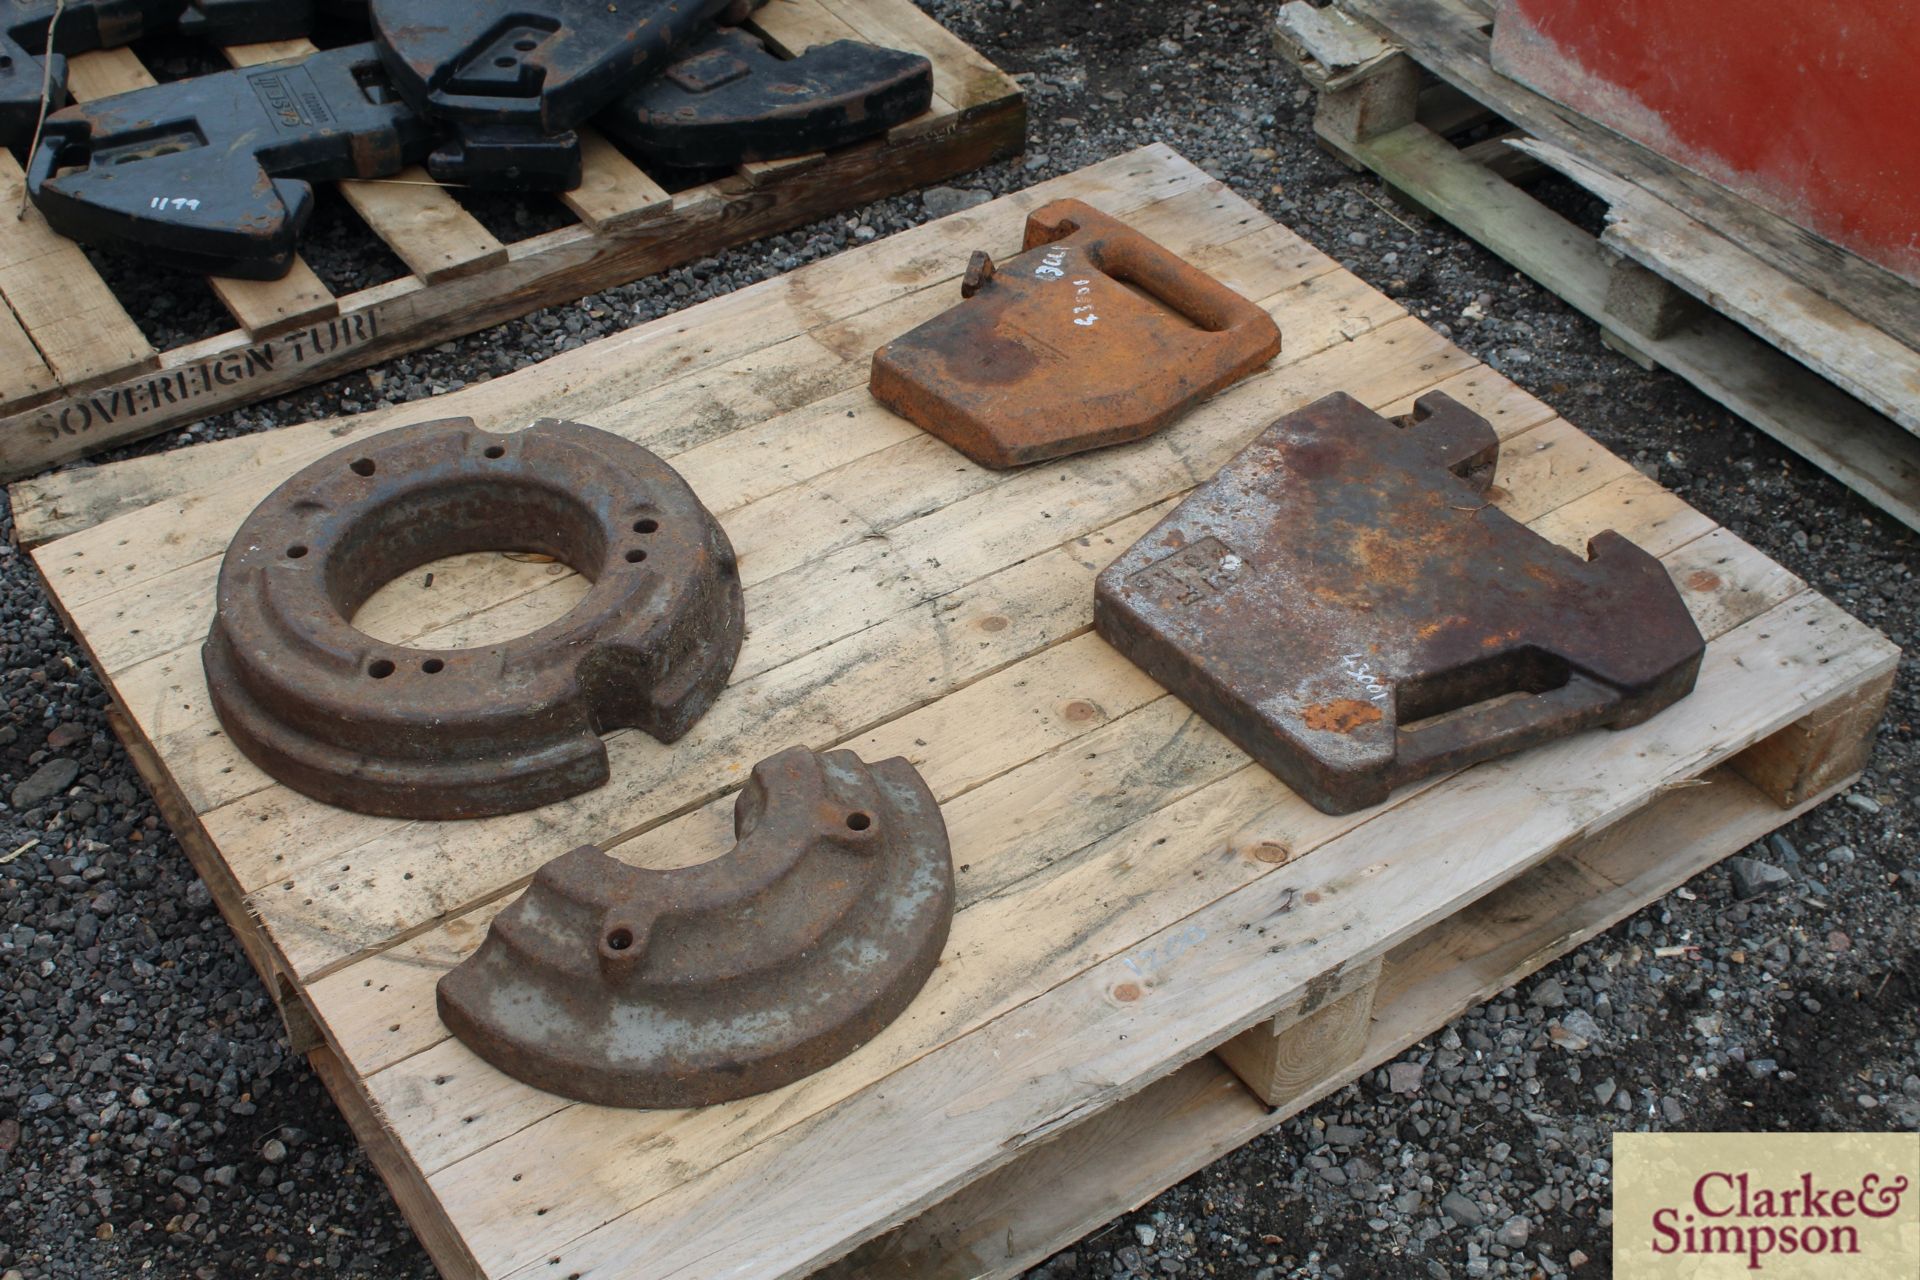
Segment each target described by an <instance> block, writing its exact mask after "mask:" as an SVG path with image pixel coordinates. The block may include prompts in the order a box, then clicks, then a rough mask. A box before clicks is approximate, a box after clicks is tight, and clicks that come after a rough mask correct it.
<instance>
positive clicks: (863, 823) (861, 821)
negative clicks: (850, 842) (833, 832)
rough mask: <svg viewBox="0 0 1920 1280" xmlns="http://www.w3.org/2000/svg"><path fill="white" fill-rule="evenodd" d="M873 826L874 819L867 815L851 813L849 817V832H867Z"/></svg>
mask: <svg viewBox="0 0 1920 1280" xmlns="http://www.w3.org/2000/svg"><path fill="white" fill-rule="evenodd" d="M872 825H873V819H872V818H871V817H869V816H868V815H867V814H864V813H850V814H848V815H847V828H848V830H851V831H865V830H866V829H867V828H868V827H870V826H872Z"/></svg>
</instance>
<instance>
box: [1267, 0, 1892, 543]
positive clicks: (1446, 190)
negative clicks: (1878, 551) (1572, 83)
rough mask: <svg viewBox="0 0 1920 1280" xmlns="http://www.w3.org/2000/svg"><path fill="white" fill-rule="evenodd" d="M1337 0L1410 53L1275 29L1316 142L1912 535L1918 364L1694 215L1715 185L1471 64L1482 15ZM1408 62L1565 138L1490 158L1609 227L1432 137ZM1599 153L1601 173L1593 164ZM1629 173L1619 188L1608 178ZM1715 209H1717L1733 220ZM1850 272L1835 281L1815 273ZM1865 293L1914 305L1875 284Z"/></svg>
mask: <svg viewBox="0 0 1920 1280" xmlns="http://www.w3.org/2000/svg"><path fill="white" fill-rule="evenodd" d="M1342 7H1343V9H1347V10H1351V11H1353V12H1354V13H1357V14H1360V15H1362V16H1363V17H1365V18H1367V19H1368V20H1369V21H1370V22H1371V23H1372V24H1374V28H1375V29H1377V30H1376V33H1385V34H1386V35H1387V36H1388V37H1390V39H1391V40H1400V41H1402V42H1403V44H1404V49H1403V50H1402V49H1400V48H1398V47H1396V49H1395V52H1393V53H1391V54H1387V55H1382V54H1379V53H1378V52H1371V53H1368V54H1367V56H1366V57H1365V58H1364V60H1363V65H1358V66H1353V67H1344V66H1342V67H1336V68H1334V69H1333V70H1334V72H1336V73H1337V74H1333V73H1330V72H1329V69H1328V68H1327V67H1326V65H1325V63H1324V62H1323V61H1321V59H1322V58H1324V57H1334V56H1337V55H1336V53H1334V52H1330V51H1329V50H1327V49H1324V48H1322V49H1315V48H1302V47H1301V46H1300V42H1299V39H1298V36H1297V33H1296V32H1295V30H1294V29H1293V27H1288V26H1283V27H1282V28H1280V29H1279V30H1278V31H1277V34H1276V39H1277V40H1278V41H1279V43H1280V45H1281V47H1282V48H1283V49H1288V50H1290V51H1293V53H1294V55H1295V56H1297V57H1301V58H1303V59H1304V61H1303V62H1302V70H1303V71H1304V72H1305V74H1306V75H1307V77H1308V79H1309V80H1310V81H1312V82H1314V83H1315V84H1316V85H1317V86H1319V88H1320V101H1319V105H1318V108H1317V110H1316V113H1315V117H1314V127H1315V131H1316V132H1317V133H1318V134H1319V136H1320V139H1321V141H1322V142H1323V143H1324V144H1325V145H1326V146H1327V147H1328V149H1329V150H1331V151H1333V152H1334V153H1335V154H1337V155H1339V156H1341V157H1342V158H1343V159H1345V160H1346V161H1347V162H1348V163H1349V164H1351V165H1353V166H1354V167H1356V168H1365V169H1370V170H1372V171H1373V172H1375V173H1377V174H1378V175H1380V177H1381V178H1383V179H1384V180H1385V181H1386V182H1387V184H1388V186H1389V187H1390V188H1391V189H1392V190H1393V191H1394V193H1395V194H1396V195H1397V196H1398V197H1399V198H1400V199H1401V200H1402V201H1403V202H1405V203H1407V204H1409V205H1412V206H1415V207H1417V208H1419V209H1422V210H1424V211H1426V212H1429V213H1432V214H1435V215H1438V216H1440V217H1443V218H1445V219H1447V220H1448V221H1449V222H1451V223H1453V224H1454V225H1455V226H1456V227H1458V228H1459V229H1460V230H1462V231H1464V232H1465V233H1466V234H1467V235H1469V236H1471V237H1473V238H1474V239H1475V240H1477V241H1479V242H1480V243H1481V244H1482V245H1484V246H1485V247H1486V248H1487V249H1488V250H1490V251H1491V252H1493V253H1495V254H1497V255H1499V256H1500V257H1502V258H1504V259H1505V260H1506V261H1507V262H1509V263H1511V264H1512V265H1513V266H1514V267H1515V268H1517V269H1518V270H1520V271H1522V272H1524V273H1525V274H1526V275H1528V276H1529V277H1531V278H1532V279H1533V280H1535V281H1536V282H1538V283H1539V284H1541V285H1542V286H1544V287H1545V288H1547V289H1550V290H1552V291H1553V292H1554V293H1556V294H1558V295H1559V296H1560V297H1561V298H1562V299H1564V300H1565V301H1566V302H1567V303H1568V304H1569V305H1570V306H1572V307H1574V308H1575V309H1576V310H1578V311H1580V312H1582V313H1584V314H1585V315H1587V316H1589V317H1591V318H1592V319H1594V320H1595V321H1597V322H1598V323H1599V324H1600V326H1601V330H1602V335H1603V337H1604V338H1605V340H1606V342H1607V343H1608V345H1610V346H1613V347H1615V348H1617V349H1618V350H1620V351H1622V352H1623V353H1625V354H1626V355H1628V356H1629V357H1630V358H1632V359H1634V360H1636V361H1638V362H1639V363H1640V364H1642V365H1645V366H1646V367H1648V368H1652V367H1655V366H1659V367H1662V368H1666V369H1669V370H1671V371H1673V372H1674V373H1676V374H1678V375H1680V376H1681V377H1683V378H1685V379H1686V380H1687V381H1688V382H1690V383H1692V384H1693V385H1694V386H1695V387H1696V388H1698V389H1699V390H1700V391H1702V392H1704V393H1705V394H1706V395H1708V396H1710V397H1711V398H1713V399H1714V400H1716V401H1718V402H1719V403H1720V404H1722V405H1724V406H1725V407H1726V408H1728V409H1730V410H1732V411H1733V412H1734V413H1736V414H1738V415H1740V416H1741V417H1743V418H1745V419H1746V420H1747V421H1749V422H1751V423H1752V424H1753V425H1754V426H1756V427H1758V428H1759V429H1760V430H1761V431H1763V432H1765V433H1766V434H1767V435H1769V436H1771V437H1773V438H1774V439H1775V440H1778V441H1779V442H1780V443H1781V444H1783V445H1785V446H1787V447H1788V448H1790V449H1792V450H1794V451H1795V452H1797V453H1799V454H1800V455H1801V456H1802V457H1804V458H1806V459H1807V460H1808V461H1810V462H1812V463H1813V464H1814V465H1815V466H1818V467H1820V468H1821V469H1822V470H1824V471H1826V472H1827V473H1828V474H1830V475H1832V476H1834V477H1835V478H1836V479H1838V480H1839V481H1840V482H1841V483H1843V484H1845V485H1847V486H1848V487H1849V488H1851V489H1853V490H1855V491H1856V492H1857V493H1859V494H1860V495H1861V496H1862V497H1864V498H1865V499H1867V501H1869V502H1871V503H1873V504H1874V505H1875V506H1877V507H1879V508H1880V509H1881V510H1883V511H1885V512H1887V513H1888V514H1890V515H1892V516H1894V517H1895V518H1896V519H1899V520H1901V521H1902V522H1904V523H1906V524H1907V525H1909V526H1912V527H1915V528H1920V437H1916V436H1915V435H1914V434H1913V431H1914V428H1915V427H1916V426H1920V416H1916V411H1915V409H1914V404H1915V396H1916V395H1917V394H1920V355H1916V354H1915V352H1914V351H1913V349H1912V348H1910V347H1908V346H1905V345H1903V344H1902V342H1901V341H1900V340H1899V339H1898V338H1897V337H1895V336H1891V335H1890V334H1889V333H1887V332H1883V331H1882V330H1880V329H1879V328H1876V327H1875V325H1874V324H1873V323H1871V322H1869V321H1867V320H1864V319H1862V318H1861V317H1860V316H1859V315H1856V314H1854V313H1852V312H1849V311H1848V310H1846V309H1845V308H1843V307H1841V306H1839V305H1838V304H1836V303H1835V302H1833V301H1832V300H1830V299H1829V298H1828V297H1826V296H1825V295H1823V294H1821V293H1819V292H1817V291H1816V290H1815V289H1813V288H1809V287H1807V286H1806V285H1804V284H1801V283H1799V282H1798V280H1797V278H1796V277H1794V276H1791V275H1788V274H1784V273H1783V272H1782V271H1781V270H1777V269H1775V265H1774V264H1773V263H1772V260H1771V259H1769V260H1768V261H1762V259H1761V257H1760V256H1759V254H1760V252H1761V251H1762V249H1763V248H1767V249H1771V248H1773V247H1774V245H1773V241H1772V240H1771V239H1769V238H1767V237H1765V236H1762V235H1760V234H1759V233H1758V232H1754V231H1752V229H1751V228H1748V227H1747V226H1746V224H1745V223H1738V224H1737V225H1738V226H1739V227H1740V228H1741V229H1742V231H1744V232H1747V233H1750V234H1752V235H1753V236H1754V237H1755V238H1754V239H1753V240H1751V241H1743V242H1742V243H1741V244H1736V243H1734V242H1733V241H1732V240H1729V239H1727V238H1725V237H1723V236H1722V235H1720V234H1718V233H1717V232H1716V231H1714V230H1713V229H1712V226H1713V225H1721V226H1725V225H1727V224H1726V223H1724V222H1723V223H1720V224H1709V223H1707V222H1703V221H1700V220H1697V219H1701V218H1706V217H1709V216H1711V210H1709V209H1708V207H1707V205H1708V203H1710V202H1706V197H1705V195H1704V194H1702V192H1701V191H1699V190H1697V189H1696V188H1697V187H1710V186H1711V185H1712V184H1710V183H1706V182H1705V180H1704V179H1698V178H1692V177H1691V176H1690V175H1686V174H1685V173H1684V171H1679V170H1676V171H1675V172H1673V173H1669V172H1668V171H1667V170H1668V168H1672V166H1667V167H1665V168H1663V167H1662V166H1664V165H1666V162H1664V161H1661V160H1660V159H1659V157H1657V156H1653V155H1652V153H1651V152H1646V151H1644V149H1643V148H1639V147H1637V146H1635V145H1634V144H1632V143H1627V142H1624V141H1623V140H1620V139H1617V138H1616V139H1612V143H1603V142H1602V141H1601V140H1597V139H1595V138H1594V137H1591V136H1590V134H1591V132H1592V131H1593V130H1594V129H1595V128H1596V126H1593V125H1592V124H1591V123H1590V122H1584V123H1585V127H1584V128H1582V127H1581V125H1582V123H1583V122H1581V121H1580V120H1579V119H1578V118H1577V117H1571V115H1570V113H1568V112H1566V111H1565V109H1564V108H1560V107H1558V106H1557V105H1555V104H1552V103H1548V102H1547V101H1546V100H1545V99H1543V98H1539V96H1538V95H1536V94H1532V93H1531V92H1530V91H1529V90H1527V89H1526V88H1524V87H1523V86H1520V85H1516V84H1513V83H1512V82H1511V81H1508V80H1506V79H1505V78H1504V77H1500V76H1497V75H1495V74H1494V73H1493V72H1492V70H1491V69H1490V68H1489V67H1487V66H1485V65H1484V64H1485V61H1486V53H1487V43H1488V42H1487V36H1486V31H1485V27H1486V22H1485V19H1484V17H1483V16H1482V15H1480V14H1478V13H1476V12H1473V11H1471V10H1468V9H1463V8H1461V7H1460V6H1459V4H1458V3H1456V2H1452V0H1342ZM1288 8H1289V9H1291V8H1293V6H1292V5H1289V6H1288ZM1321 21H1323V22H1324V21H1325V20H1324V19H1322V20H1321ZM1294 25H1295V26H1297V25H1298V23H1297V22H1296V23H1295V24H1294ZM1346 56H1357V55H1356V54H1349V55H1346ZM1415 58H1417V59H1418V60H1419V63H1418V64H1416V62H1415V61H1414V59H1415ZM1476 59H1477V61H1476ZM1421 65H1427V66H1430V67H1431V69H1432V70H1433V71H1434V72H1435V74H1437V75H1440V76H1441V77H1443V79H1444V80H1445V81H1446V82H1447V83H1448V86H1449V87H1451V88H1454V89H1455V90H1456V91H1461V92H1464V93H1466V94H1468V95H1472V96H1473V97H1475V98H1477V99H1478V100H1479V102H1480V103H1481V105H1483V106H1484V107H1485V108H1486V109H1487V110H1488V111H1490V112H1491V113H1494V114H1495V115H1496V116H1501V115H1504V116H1508V117H1510V118H1511V119H1512V120H1514V121H1515V122H1516V123H1519V124H1522V125H1523V126H1524V127H1525V128H1526V129H1528V130H1530V131H1536V132H1538V133H1540V134H1541V136H1542V137H1543V138H1556V139H1563V140H1567V141H1566V143H1565V145H1564V146H1562V145H1556V144H1549V143H1546V142H1542V141H1539V140H1534V141H1527V140H1524V139H1523V140H1518V141H1516V143H1515V145H1514V146H1513V147H1505V146H1503V147H1502V148H1501V150H1503V151H1505V152H1506V154H1507V155H1509V156H1513V155H1518V156H1521V157H1523V158H1525V159H1527V160H1529V161H1536V160H1537V161H1543V162H1545V163H1546V164H1548V165H1550V166H1552V167H1557V168H1559V169H1561V170H1562V171H1568V172H1572V173H1573V174H1574V176H1575V177H1576V178H1577V180H1579V181H1581V182H1583V183H1585V184H1586V185H1588V186H1589V187H1590V188H1593V189H1595V190H1596V191H1598V192H1599V193H1600V194H1602V195H1603V196H1605V197H1607V198H1608V199H1609V200H1610V201H1611V202H1612V204H1613V206H1614V212H1615V214H1616V215H1617V220H1616V221H1615V222H1614V224H1613V225H1612V226H1610V227H1609V228H1608V230H1607V231H1606V232H1605V234H1604V235H1603V236H1602V237H1601V238H1600V239H1596V238H1595V237H1594V236H1592V235H1590V234H1589V233H1587V232H1586V231H1585V230H1583V229H1582V228H1580V227H1578V226H1576V225H1575V224H1574V223H1572V222H1570V221H1568V220H1567V219H1566V218H1564V217H1562V216H1561V215H1560V214H1558V213H1557V212H1555V211H1554V210H1553V209H1551V208H1549V207H1548V206H1547V205H1545V204H1543V203H1541V202H1540V201H1538V200H1536V199H1534V198H1533V197H1532V196H1531V195H1529V194H1528V193H1527V192H1525V191H1523V190H1521V189H1520V188H1519V187H1518V186H1516V185H1514V183H1513V182H1511V181H1509V180H1508V178H1507V177H1504V176H1502V175H1503V173H1505V174H1511V173H1512V169H1511V168H1510V167H1507V166H1503V165H1501V164H1498V163H1491V162H1490V161H1491V159H1492V158H1491V157H1489V156H1487V155H1486V154H1485V151H1484V144H1478V145H1472V146H1464V147H1463V146H1456V145H1455V144H1454V143H1453V142H1452V141H1450V140H1449V138H1448V137H1447V136H1446V133H1447V132H1449V130H1450V128H1451V125H1450V124H1446V123H1443V122H1442V118H1441V116H1440V114H1439V113H1438V112H1435V111H1433V110H1431V109H1430V108H1429V106H1428V102H1429V99H1430V98H1431V97H1432V94H1431V93H1430V92H1423V91H1421V90H1420V87H1419V84H1420V77H1419V69H1420V66H1421ZM1543 104H1544V105H1543ZM1599 132H1601V133H1604V132H1605V131H1604V130H1600V131H1599ZM1607 136H1608V137H1609V138H1611V135H1607ZM1613 143H1617V144H1618V146H1615V145H1613ZM1576 147H1577V148H1578V151H1577V154H1576V151H1575V148H1576ZM1601 156H1604V157H1605V158H1606V164H1607V166H1608V167H1605V168H1601V167H1598V157H1601ZM1636 157H1640V158H1643V160H1638V159H1636ZM1629 174H1630V175H1631V181H1629V180H1628V178H1627V177H1623V176H1622V175H1629ZM1715 190H1717V188H1716V189H1715ZM1688 193H1692V195H1693V196H1697V197H1698V199H1693V198H1691V197H1690V196H1689V194H1688ZM1722 194H1725V193H1722ZM1726 199H1727V200H1728V201H1735V202H1737V203H1744V202H1738V201H1737V197H1733V196H1730V195H1728V196H1726ZM1714 208H1716V209H1718V213H1719V216H1721V217H1722V218H1723V219H1729V218H1733V217H1734V215H1735V213H1736V212H1737V210H1735V209H1734V208H1733V206H1731V205H1729V206H1727V207H1724V208H1721V207H1719V206H1714ZM1683 210H1693V212H1686V211H1683ZM1754 212H1755V213H1756V215H1757V216H1764V218H1773V215H1771V214H1764V211H1758V210H1756V211H1754ZM1774 221H1779V220H1778V219H1774ZM1801 240H1807V241H1810V240H1811V238H1810V237H1804V236H1803V237H1801ZM1796 243H1798V242H1796ZM1743 246H1744V247H1743ZM1832 253H1834V254H1836V255H1838V254H1840V251H1839V250H1832ZM1842 256H1850V255H1842ZM1643 264H1644V265H1643ZM1873 270H1874V271H1875V272H1878V273H1879V275H1886V274H1887V273H1885V272H1883V271H1880V269H1879V268H1877V267H1876V268H1874V269H1873ZM1848 278H1849V277H1846V275H1845V273H1839V274H1837V275H1836V276H1835V277H1834V278H1833V280H1832V281H1830V282H1829V283H1830V284H1834V283H1836V282H1837V283H1844V282H1845V281H1846V280H1847V279H1848ZM1863 287H1864V286H1863ZM1901 287H1902V288H1903V289H1905V290H1906V292H1907V293H1909V294H1911V293H1913V292H1914V291H1913V290H1912V289H1911V287H1910V286H1906V285H1904V283H1903V284H1902V286H1901ZM1844 296H1846V297H1849V298H1851V297H1854V296H1855V295H1853V294H1847V295H1844ZM1872 296H1873V297H1874V298H1876V299H1879V300H1881V301H1883V302H1888V303H1889V304H1892V303H1904V302H1905V301H1916V302H1920V300H1903V299H1901V298H1900V297H1899V295H1898V293H1897V291H1891V290H1888V289H1880V290H1877V291H1875V292H1873V294H1872Z"/></svg>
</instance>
